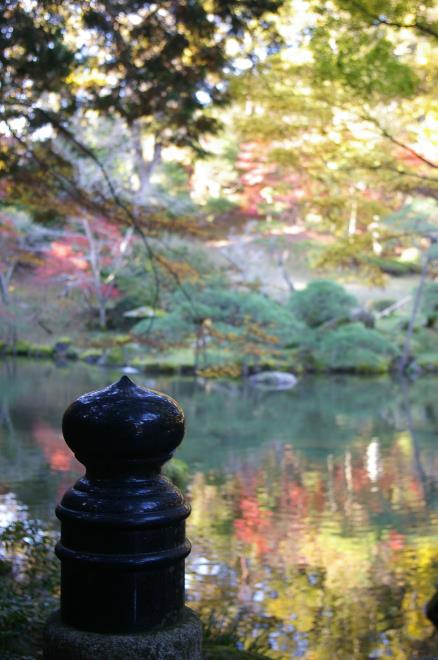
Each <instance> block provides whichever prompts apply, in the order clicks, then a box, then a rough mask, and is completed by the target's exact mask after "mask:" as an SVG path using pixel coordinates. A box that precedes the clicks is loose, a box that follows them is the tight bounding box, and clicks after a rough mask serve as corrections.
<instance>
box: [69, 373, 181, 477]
mask: <svg viewBox="0 0 438 660" xmlns="http://www.w3.org/2000/svg"><path fill="white" fill-rule="evenodd" d="M62 432H63V435H64V438H65V441H66V443H67V444H68V446H69V447H70V449H72V451H73V452H74V453H75V455H76V457H77V459H78V460H79V461H80V462H81V463H83V464H84V465H87V464H88V463H91V464H95V465H99V464H108V463H112V464H117V463H118V462H121V463H124V462H126V461H141V462H144V463H149V464H152V465H162V464H163V463H164V462H165V461H167V460H168V459H169V458H171V456H172V454H173V452H174V451H175V449H176V448H177V447H178V445H179V444H180V443H181V441H182V439H183V436H184V413H183V411H182V408H181V407H180V406H179V404H178V403H177V402H176V401H175V400H174V399H172V398H171V397H169V396H167V395H165V394H162V393H161V392H156V391H155V390H149V389H146V388H144V387H139V386H137V385H135V383H133V382H132V381H131V380H130V379H129V378H128V377H127V376H123V377H122V378H121V379H120V380H119V381H118V382H117V383H114V384H113V385H110V386H109V387H105V388H103V389H101V390H97V391H95V392H89V393H87V394H83V395H82V396H80V397H79V399H77V400H76V401H74V402H73V403H72V404H71V405H70V406H69V407H68V408H67V410H66V411H65V413H64V417H63V420H62Z"/></svg>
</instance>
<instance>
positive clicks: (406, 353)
mask: <svg viewBox="0 0 438 660" xmlns="http://www.w3.org/2000/svg"><path fill="white" fill-rule="evenodd" d="M428 270H429V258H428V256H427V255H424V261H423V267H422V269H421V274H420V283H419V285H418V288H417V290H416V292H415V296H414V304H413V306H412V313H411V318H410V319H409V324H408V329H407V331H406V337H405V341H404V345H403V352H402V356H401V358H400V364H399V369H400V371H401V372H403V371H405V369H406V367H407V366H408V362H409V360H410V357H411V341H412V335H413V333H414V325H415V321H416V318H417V314H418V312H419V311H420V306H421V299H422V297H423V291H424V286H425V284H426V279H427V273H428Z"/></svg>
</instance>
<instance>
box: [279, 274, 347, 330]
mask: <svg viewBox="0 0 438 660" xmlns="http://www.w3.org/2000/svg"><path fill="white" fill-rule="evenodd" d="M357 305H358V303H357V300H356V298H355V297H354V296H352V295H350V294H349V293H347V291H346V290H345V289H344V288H343V287H342V286H341V285H340V284H337V283H336V282H332V281H330V280H316V281H315V282H311V283H310V284H309V285H308V286H307V287H306V288H305V289H304V290H303V291H297V292H296V293H293V294H292V296H291V300H290V308H291V310H292V312H293V313H294V314H295V316H296V317H297V318H298V319H299V320H301V321H304V323H305V324H306V325H308V326H309V327H310V328H317V327H318V326H321V325H323V324H324V323H327V322H328V321H333V320H336V319H341V318H344V317H345V318H348V317H349V313H350V311H351V310H352V309H353V308H354V307H357Z"/></svg>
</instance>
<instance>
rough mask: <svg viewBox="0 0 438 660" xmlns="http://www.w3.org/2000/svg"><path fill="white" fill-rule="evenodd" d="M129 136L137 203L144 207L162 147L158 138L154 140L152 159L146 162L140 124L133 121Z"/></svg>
mask: <svg viewBox="0 0 438 660" xmlns="http://www.w3.org/2000/svg"><path fill="white" fill-rule="evenodd" d="M131 136H132V142H133V145H134V154H135V165H136V170H137V174H138V178H139V189H138V191H137V195H136V197H137V202H138V203H139V204H140V205H141V206H146V205H147V203H148V201H149V197H150V194H151V177H152V174H153V173H154V170H155V168H156V167H157V166H158V165H159V164H160V163H161V152H162V145H161V142H160V141H159V140H158V137H157V136H155V138H154V150H153V154H152V158H151V160H150V161H147V160H146V159H145V157H144V152H143V144H142V131H141V123H140V122H139V121H135V122H133V123H132V125H131Z"/></svg>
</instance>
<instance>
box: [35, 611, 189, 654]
mask: <svg viewBox="0 0 438 660" xmlns="http://www.w3.org/2000/svg"><path fill="white" fill-rule="evenodd" d="M201 647H202V626H201V622H200V620H199V617H198V616H197V615H196V614H195V613H194V612H193V611H192V610H190V609H189V608H188V607H186V608H185V609H184V610H183V612H182V615H181V616H180V618H179V620H178V621H177V622H175V623H174V624H173V625H171V626H163V627H161V628H158V629H155V630H151V631H150V632H146V633H136V634H133V635H129V634H126V635H111V634H108V633H93V632H87V631H84V630H78V629H77V628H73V627H72V626H68V625H66V624H65V623H63V622H62V620H61V616H60V614H59V612H56V613H55V614H54V615H53V616H52V617H51V618H50V619H49V621H48V623H47V626H46V629H45V634H44V656H43V657H44V660H139V659H140V658H145V659H146V658H147V660H202V649H201Z"/></svg>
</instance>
